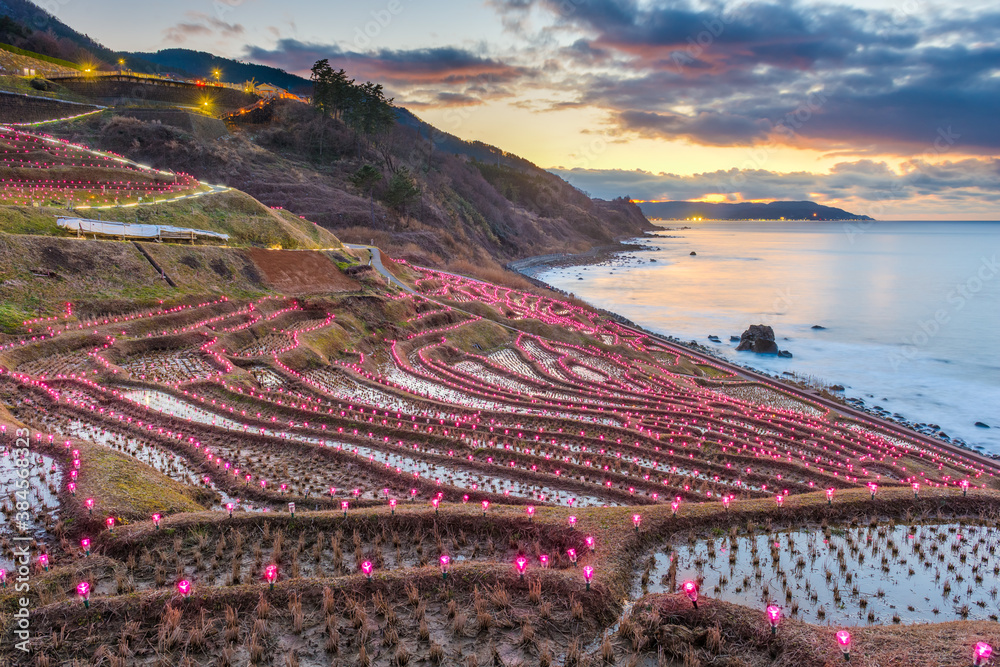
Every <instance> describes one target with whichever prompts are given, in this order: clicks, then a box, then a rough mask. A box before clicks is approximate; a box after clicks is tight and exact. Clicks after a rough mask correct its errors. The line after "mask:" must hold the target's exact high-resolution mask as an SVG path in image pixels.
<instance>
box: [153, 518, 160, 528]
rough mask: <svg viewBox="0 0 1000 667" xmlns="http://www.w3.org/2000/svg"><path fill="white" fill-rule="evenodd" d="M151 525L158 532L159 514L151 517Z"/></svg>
mask: <svg viewBox="0 0 1000 667" xmlns="http://www.w3.org/2000/svg"><path fill="white" fill-rule="evenodd" d="M153 525H154V526H156V528H157V530H159V528H160V515H159V514H154V515H153Z"/></svg>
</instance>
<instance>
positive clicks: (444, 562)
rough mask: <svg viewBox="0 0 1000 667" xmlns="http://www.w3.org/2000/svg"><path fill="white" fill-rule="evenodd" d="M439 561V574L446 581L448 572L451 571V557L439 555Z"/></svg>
mask: <svg viewBox="0 0 1000 667" xmlns="http://www.w3.org/2000/svg"><path fill="white" fill-rule="evenodd" d="M439 560H440V562H441V574H442V575H444V577H445V578H446V579H447V578H448V570H450V569H451V556H449V555H448V554H441V558H440V559H439Z"/></svg>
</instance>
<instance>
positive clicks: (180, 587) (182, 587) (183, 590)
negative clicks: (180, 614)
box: [177, 579, 191, 597]
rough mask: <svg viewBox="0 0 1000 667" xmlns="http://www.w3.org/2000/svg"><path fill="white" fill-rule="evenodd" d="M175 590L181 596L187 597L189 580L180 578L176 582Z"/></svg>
mask: <svg viewBox="0 0 1000 667" xmlns="http://www.w3.org/2000/svg"><path fill="white" fill-rule="evenodd" d="M177 592H178V593H180V594H181V596H182V597H188V596H190V595H191V582H190V581H188V580H187V579H182V580H181V581H178V582H177Z"/></svg>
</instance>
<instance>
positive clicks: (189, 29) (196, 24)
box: [163, 12, 246, 43]
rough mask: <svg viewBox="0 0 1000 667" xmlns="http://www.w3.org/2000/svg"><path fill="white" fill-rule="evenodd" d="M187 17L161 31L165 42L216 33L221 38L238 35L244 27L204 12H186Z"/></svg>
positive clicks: (241, 33) (244, 30)
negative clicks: (183, 20)
mask: <svg viewBox="0 0 1000 667" xmlns="http://www.w3.org/2000/svg"><path fill="white" fill-rule="evenodd" d="M185 16H186V17H187V18H188V19H189V20H188V21H186V22H183V23H178V24H177V25H174V26H171V27H169V28H167V29H166V30H164V31H163V36H164V39H165V41H167V42H176V43H181V42H185V41H187V39H188V38H189V37H209V36H213V35H218V36H220V37H223V38H232V37H239V36H241V35H243V33H244V32H246V29H245V28H244V27H243V26H242V25H241V24H239V23H227V22H225V21H222V20H220V19H218V18H216V17H214V16H211V15H209V14H206V13H204V12H186V13H185Z"/></svg>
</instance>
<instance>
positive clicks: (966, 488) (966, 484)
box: [958, 479, 969, 496]
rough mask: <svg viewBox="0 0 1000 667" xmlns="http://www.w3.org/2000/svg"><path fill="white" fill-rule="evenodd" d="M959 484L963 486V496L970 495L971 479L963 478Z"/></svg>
mask: <svg viewBox="0 0 1000 667" xmlns="http://www.w3.org/2000/svg"><path fill="white" fill-rule="evenodd" d="M958 485H959V486H960V487H962V495H963V496H967V495H969V480H967V479H963V480H962V481H961V482H959V483H958Z"/></svg>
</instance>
